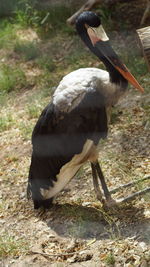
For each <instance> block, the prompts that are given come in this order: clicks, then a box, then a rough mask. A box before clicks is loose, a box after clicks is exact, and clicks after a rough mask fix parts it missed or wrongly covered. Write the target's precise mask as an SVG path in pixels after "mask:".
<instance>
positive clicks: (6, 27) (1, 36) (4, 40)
mask: <svg viewBox="0 0 150 267" xmlns="http://www.w3.org/2000/svg"><path fill="white" fill-rule="evenodd" d="M16 30H17V26H16V25H13V24H12V23H11V22H10V21H9V20H6V19H4V20H1V22H0V49H11V48H12V47H13V45H14V40H15V39H16Z"/></svg>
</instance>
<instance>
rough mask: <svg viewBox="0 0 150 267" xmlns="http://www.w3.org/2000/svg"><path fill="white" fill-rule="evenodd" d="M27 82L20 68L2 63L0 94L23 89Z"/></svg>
mask: <svg viewBox="0 0 150 267" xmlns="http://www.w3.org/2000/svg"><path fill="white" fill-rule="evenodd" d="M25 84H26V76H25V74H24V72H23V71H22V70H21V69H19V68H14V67H10V66H8V65H5V64H4V65H2V66H1V69H0V94H2V93H3V92H5V93H9V92H10V91H12V90H16V89H21V88H23V87H24V86H25Z"/></svg>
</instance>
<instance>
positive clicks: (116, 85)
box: [27, 11, 143, 209]
mask: <svg viewBox="0 0 150 267" xmlns="http://www.w3.org/2000/svg"><path fill="white" fill-rule="evenodd" d="M76 29H77V32H78V34H79V36H80V37H81V39H82V40H83V42H84V43H85V44H86V46H88V47H89V49H90V50H91V51H92V52H93V53H94V54H95V55H96V56H97V57H98V58H99V59H100V60H101V61H102V62H103V63H104V65H105V66H106V69H107V71H105V70H101V69H98V68H82V69H78V70H75V71H73V72H71V73H69V74H68V75H66V76H65V77H64V78H63V79H62V81H61V82H60V84H59V85H58V87H57V89H56V91H55V92H54V95H53V97H52V101H51V103H49V104H48V105H47V107H46V108H45V109H44V110H43V112H42V113H41V115H40V117H39V119H38V121H37V123H36V125H35V127H34V130H33V133H32V145H33V151H32V158H31V165H30V170H29V180H28V188H27V193H28V195H31V196H32V200H33V202H34V208H35V209H38V208H39V207H42V206H43V207H44V208H48V207H49V206H50V205H51V203H52V199H53V198H54V197H55V196H56V195H57V194H58V193H59V192H60V191H61V190H62V189H63V188H64V187H65V186H66V184H67V183H68V182H69V181H70V180H71V179H72V178H73V177H74V176H75V174H76V173H77V171H78V170H79V169H80V168H81V166H83V164H84V163H85V162H87V161H90V163H91V168H92V176H93V184H94V188H95V192H96V195H97V198H98V199H99V200H100V201H101V202H105V203H106V204H108V205H109V204H110V203H113V199H112V197H111V194H110V192H109V190H108V188H107V185H106V182H105V179H104V176H103V173H102V170H101V168H100V165H99V162H98V152H99V146H98V144H99V141H100V140H101V139H104V138H106V137H107V132H108V110H109V108H110V107H111V106H112V105H114V104H115V103H116V102H117V101H118V99H119V98H120V96H121V95H123V94H124V93H125V91H126V89H127V85H128V81H129V82H130V83H131V84H132V85H133V86H134V87H135V88H137V89H139V90H140V91H141V92H143V88H142V87H141V86H140V85H139V83H138V82H137V81H136V79H135V78H134V77H133V76H132V74H131V73H130V72H129V70H128V69H127V68H126V66H125V65H124V64H123V63H122V62H121V61H120V59H119V57H118V56H117V55H116V53H115V52H114V50H113V49H112V48H111V46H110V43H109V38H108V37H107V35H106V33H105V31H104V29H103V27H102V25H101V20H100V18H99V17H98V16H97V15H96V14H95V13H93V12H90V11H86V12H83V13H82V14H80V16H79V17H78V19H77V21H76ZM98 179H99V180H98ZM99 181H100V182H101V186H102V189H103V193H104V196H105V198H104V196H103V194H102V192H101V190H100V188H99Z"/></svg>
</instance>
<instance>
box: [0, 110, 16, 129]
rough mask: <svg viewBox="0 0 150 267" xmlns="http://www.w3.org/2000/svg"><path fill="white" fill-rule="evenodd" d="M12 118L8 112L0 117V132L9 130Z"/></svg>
mask: <svg viewBox="0 0 150 267" xmlns="http://www.w3.org/2000/svg"><path fill="white" fill-rule="evenodd" d="M13 122H14V120H13V118H12V115H11V114H10V113H9V114H7V115H6V114H5V115H4V116H3V117H2V116H1V117H0V132H3V131H6V130H9V129H10V128H11V126H12V125H13Z"/></svg>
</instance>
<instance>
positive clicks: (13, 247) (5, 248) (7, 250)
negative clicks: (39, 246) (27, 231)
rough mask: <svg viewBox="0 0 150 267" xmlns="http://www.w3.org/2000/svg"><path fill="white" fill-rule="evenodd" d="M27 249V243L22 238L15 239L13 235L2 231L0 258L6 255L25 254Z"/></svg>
mask: <svg viewBox="0 0 150 267" xmlns="http://www.w3.org/2000/svg"><path fill="white" fill-rule="evenodd" d="M27 250H28V244H27V242H26V241H25V240H23V239H21V238H20V239H16V238H15V237H14V236H12V235H9V234H8V233H4V234H2V235H1V236H0V258H6V257H8V256H11V257H18V256H20V255H22V254H25V253H26V252H27Z"/></svg>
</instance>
